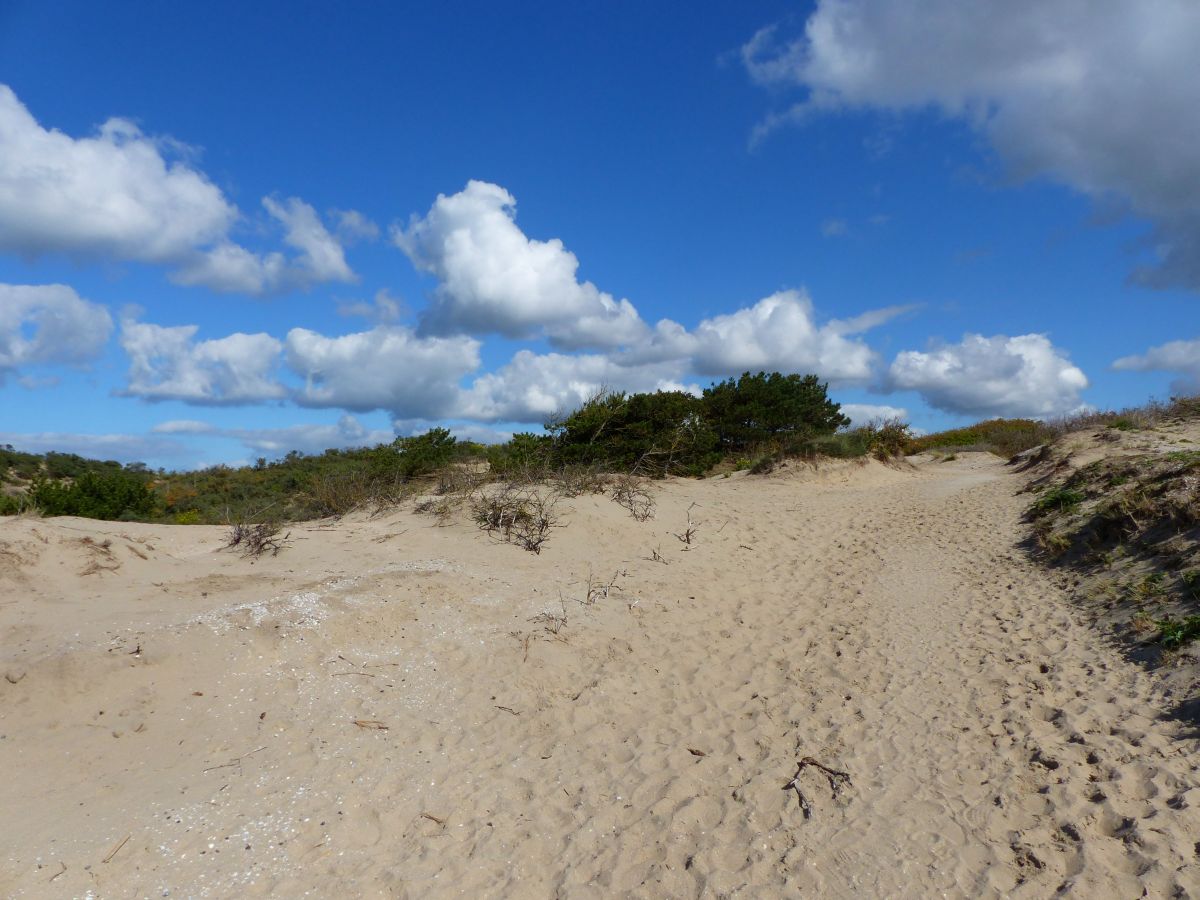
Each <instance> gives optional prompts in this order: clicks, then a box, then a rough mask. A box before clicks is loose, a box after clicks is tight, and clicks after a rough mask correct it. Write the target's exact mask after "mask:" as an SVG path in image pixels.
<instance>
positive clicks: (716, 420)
mask: <svg viewBox="0 0 1200 900" xmlns="http://www.w3.org/2000/svg"><path fill="white" fill-rule="evenodd" d="M826 390H827V385H824V384H821V383H820V382H819V381H818V380H817V376H815V375H804V376H801V375H781V374H780V373H778V372H772V373H771V374H770V375H768V374H766V373H765V372H759V373H758V374H757V375H751V374H750V373H749V372H745V373H743V374H742V376H741V377H740V378H738V379H736V380H735V379H733V378H730V379H729V380H727V381H722V382H720V383H719V384H715V385H713V386H712V387H710V388H707V389H705V391H704V398H703V401H702V403H703V410H704V415H705V418H706V419H707V420H708V424H709V426H710V427H711V428H712V430H713V431H714V432H715V433H716V436H717V440H718V446H719V447H720V448H721V449H722V450H725V451H742V450H746V449H748V448H750V447H753V446H755V445H760V444H764V443H766V442H768V441H771V440H779V439H784V438H791V439H793V440H794V439H797V438H801V439H802V438H808V437H814V436H817V435H822V434H832V433H833V432H835V431H837V430H838V429H839V428H844V427H845V426H847V425H849V424H850V420H849V419H848V418H846V416H844V415H842V413H841V406H840V405H839V404H837V403H834V402H833V401H832V400H830V399H829V397H828V396H827V394H826Z"/></svg>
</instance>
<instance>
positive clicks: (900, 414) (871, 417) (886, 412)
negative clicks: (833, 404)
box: [841, 403, 908, 427]
mask: <svg viewBox="0 0 1200 900" xmlns="http://www.w3.org/2000/svg"><path fill="white" fill-rule="evenodd" d="M841 406H842V415H844V416H847V417H849V419H850V426H851V427H854V426H857V425H867V424H869V423H871V422H880V421H886V420H887V419H900V420H901V421H903V422H907V421H908V410H907V409H905V408H904V407H902V406H887V405H885V404H876V403H843V404H841Z"/></svg>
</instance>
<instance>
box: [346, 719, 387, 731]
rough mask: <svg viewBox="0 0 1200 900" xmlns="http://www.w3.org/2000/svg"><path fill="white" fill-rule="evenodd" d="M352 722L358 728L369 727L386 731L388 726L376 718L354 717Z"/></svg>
mask: <svg viewBox="0 0 1200 900" xmlns="http://www.w3.org/2000/svg"><path fill="white" fill-rule="evenodd" d="M354 724H355V725H357V726H358V727H359V728H369V729H372V730H374V731H387V730H388V726H387V725H384V724H383V723H382V722H380V721H379V720H378V719H355V720H354Z"/></svg>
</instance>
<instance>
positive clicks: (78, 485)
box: [29, 470, 155, 519]
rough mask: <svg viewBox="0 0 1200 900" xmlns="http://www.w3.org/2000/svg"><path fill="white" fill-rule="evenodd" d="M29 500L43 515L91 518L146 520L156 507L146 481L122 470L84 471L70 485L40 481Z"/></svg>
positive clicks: (33, 486)
mask: <svg viewBox="0 0 1200 900" xmlns="http://www.w3.org/2000/svg"><path fill="white" fill-rule="evenodd" d="M29 499H30V501H31V502H32V503H33V504H34V505H35V506H37V507H38V508H39V509H40V510H41V511H42V513H43V515H47V516H84V517H86V518H89V519H121V518H125V519H128V518H130V517H132V518H135V519H137V518H145V517H147V516H149V515H151V514H152V513H153V512H154V506H155V502H154V493H153V492H152V491H151V490H150V487H149V486H148V485H147V483H146V481H145V479H143V478H139V477H138V476H136V475H132V474H129V473H127V472H123V471H120V470H117V471H113V472H107V473H100V472H84V473H83V474H82V475H80V476H79V478H78V479H76V480H75V481H73V482H70V483H67V482H59V481H50V480H48V479H45V478H40V479H37V480H35V481H34V483H33V485H32V486H31V487H30V490H29Z"/></svg>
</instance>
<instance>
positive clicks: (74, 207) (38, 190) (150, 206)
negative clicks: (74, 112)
mask: <svg viewBox="0 0 1200 900" xmlns="http://www.w3.org/2000/svg"><path fill="white" fill-rule="evenodd" d="M161 151H162V144H161V143H160V142H157V141H155V140H154V139H152V138H148V137H146V136H145V135H143V134H142V133H141V132H140V131H139V130H138V128H137V126H135V125H134V124H133V123H131V122H128V121H126V120H124V119H109V120H108V121H107V122H105V123H104V124H103V125H102V126H100V129H99V130H98V132H97V133H96V134H95V135H94V136H92V137H87V138H78V139H76V138H72V137H70V136H68V135H66V134H63V133H62V132H61V131H56V130H47V129H45V128H42V126H40V125H39V124H38V123H37V121H36V120H35V119H34V118H33V116H32V115H30V114H29V111H28V110H27V109H26V108H25V107H24V106H23V105H22V103H21V101H20V100H18V99H17V96H16V94H14V93H13V91H12V89H11V88H9V87H8V86H6V85H0V247H2V248H3V249H5V250H13V251H16V252H18V253H24V254H28V255H37V254H40V253H48V252H50V253H52V252H60V253H66V254H69V255H73V256H102V257H115V258H117V259H131V260H140V261H143V262H159V263H161V262H173V261H175V260H178V259H179V258H181V257H182V256H183V255H184V254H185V253H187V252H188V251H190V250H191V249H192V248H193V247H195V246H197V245H200V244H205V243H208V242H210V241H213V240H216V239H218V238H220V237H221V236H222V235H224V234H225V233H226V232H227V231H228V229H229V228H230V227H231V226H232V224H233V223H234V221H235V219H236V218H237V210H236V208H235V207H234V206H233V205H231V204H230V203H229V202H228V201H227V200H226V199H225V197H224V196H223V195H222V193H221V191H220V190H219V189H218V188H217V187H216V186H214V185H213V184H212V183H211V182H210V181H209V180H208V179H207V178H205V176H204V175H203V174H202V173H200V172H197V171H196V170H195V169H192V168H190V167H188V166H187V165H186V164H185V163H183V162H180V161H175V162H169V161H168V160H166V159H164V157H163V154H162V152H161Z"/></svg>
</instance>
